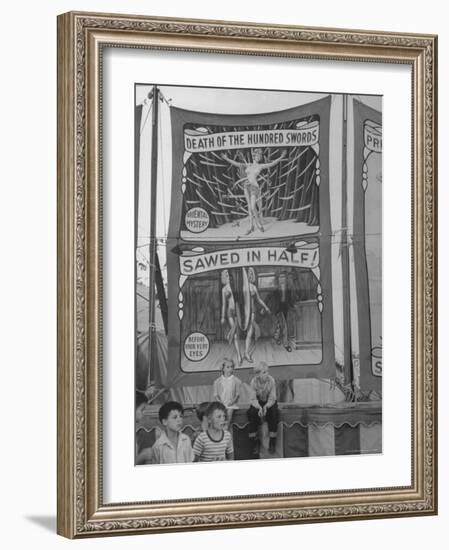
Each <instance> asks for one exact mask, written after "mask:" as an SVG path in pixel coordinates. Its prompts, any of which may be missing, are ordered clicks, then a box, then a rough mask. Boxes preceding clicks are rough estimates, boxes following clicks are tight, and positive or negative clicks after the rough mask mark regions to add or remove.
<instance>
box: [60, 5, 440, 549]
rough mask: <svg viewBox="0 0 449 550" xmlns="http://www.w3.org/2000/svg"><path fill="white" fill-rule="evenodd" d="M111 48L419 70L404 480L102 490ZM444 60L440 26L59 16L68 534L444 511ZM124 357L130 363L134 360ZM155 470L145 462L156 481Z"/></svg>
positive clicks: (63, 482)
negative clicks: (189, 493)
mask: <svg viewBox="0 0 449 550" xmlns="http://www.w3.org/2000/svg"><path fill="white" fill-rule="evenodd" d="M106 50H120V51H122V50H123V51H125V50H126V51H127V52H131V53H132V52H139V53H142V52H152V51H158V52H160V51H162V52H164V51H165V52H193V53H201V55H204V56H205V57H206V58H207V56H213V55H217V54H218V55H220V56H230V55H237V56H241V59H242V60H245V61H247V62H250V61H251V60H253V59H258V58H267V59H271V60H275V59H279V61H281V60H298V62H299V61H300V60H309V61H311V62H312V61H324V62H328V63H330V64H333V63H335V64H338V63H339V62H347V63H349V64H354V65H357V64H359V65H360V66H361V65H362V64H379V65H381V66H382V65H388V66H391V67H394V66H398V65H400V66H403V67H405V68H408V69H409V70H410V75H411V76H410V90H411V92H410V96H411V113H410V119H409V122H410V126H411V138H412V139H411V146H410V151H409V153H410V158H411V166H408V167H407V168H408V169H409V170H410V173H411V181H410V182H409V188H410V190H411V202H410V205H409V209H408V210H407V211H408V214H409V215H410V219H411V226H410V225H409V226H407V228H406V231H407V233H408V234H409V237H410V243H411V247H410V248H411V250H410V258H411V265H410V268H409V269H408V271H407V273H408V275H409V276H410V279H411V296H410V309H409V310H407V311H402V315H403V316H404V319H407V322H408V323H409V324H410V327H411V330H410V331H409V334H408V337H409V341H410V346H411V349H408V350H407V353H405V354H404V356H405V358H406V359H404V362H405V363H406V369H407V371H408V372H409V375H410V376H409V378H410V380H411V383H410V385H407V388H406V393H407V395H409V396H410V401H411V403H409V405H410V411H411V415H410V424H409V426H407V427H406V428H407V429H409V431H410V435H411V437H410V449H409V451H410V452H409V455H408V456H409V457H410V461H409V463H408V464H407V467H409V468H410V472H411V475H410V483H409V484H399V485H393V484H389V485H388V486H383V485H378V486H371V487H367V486H356V487H351V488H335V487H328V488H325V489H323V490H313V489H312V490H305V491H297V490H295V491H292V492H285V491H282V490H277V491H274V492H273V490H264V488H263V487H262V488H261V491H260V493H258V494H254V493H253V494H243V495H236V494H226V495H223V494H222V493H219V492H217V493H216V494H215V495H212V496H207V497H198V496H194V497H192V498H186V497H185V496H180V497H179V498H172V497H167V498H154V497H153V496H152V494H151V490H149V491H148V497H147V498H146V499H144V501H142V499H138V500H136V499H135V498H134V497H133V496H131V497H130V498H129V499H128V500H126V501H124V500H123V499H122V500H119V501H116V500H114V499H112V501H111V500H108V499H105V489H106V485H107V483H108V479H110V476H111V475H113V474H114V472H112V470H111V469H110V467H109V466H108V467H105V453H106V452H107V449H106V447H105V446H104V437H105V431H104V423H105V415H106V409H105V408H104V400H105V396H106V394H107V392H108V391H109V390H108V388H107V387H106V386H105V385H104V379H105V370H106V369H107V356H106V354H105V353H104V345H105V341H104V320H105V318H104V311H105V300H107V294H106V293H105V292H104V281H105V279H106V278H107V273H105V270H104V263H103V255H104V254H103V253H104V249H103V246H104V242H105V239H106V238H107V235H105V232H106V231H107V230H108V229H107V228H108V227H110V225H106V224H105V223H104V213H105V209H106V208H107V201H105V200H104V199H105V195H106V194H107V190H106V189H105V185H106V183H105V177H104V174H105V155H104V150H103V144H104V141H105V137H107V136H105V134H104V131H105V127H104V113H105V110H104V101H103V100H104V97H103V93H104V90H105V86H107V85H108V84H107V82H105V81H104V74H105V72H104V70H105V67H104V53H105V51H106ZM436 63H437V37H436V36H433V35H420V34H401V33H387V32H374V31H352V30H338V29H321V28H303V27H295V26H275V25H262V24H254V23H237V22H222V21H194V20H186V19H179V20H177V19H169V18H154V17H143V16H130V15H112V14H96V13H77V12H70V13H66V14H63V15H61V16H59V17H58V533H59V534H61V535H63V536H66V537H69V538H83V537H89V536H104V535H113V534H115V535H120V534H137V533H155V532H168V531H185V530H193V529H217V528H232V527H250V526H265V525H280V524H289V523H305V522H317V521H337V520H349V519H371V518H377V519H379V518H385V517H401V516H420V515H432V514H436V513H437V433H436V427H437V391H436V390H437V378H436V374H437V371H436V369H437V229H436V227H437V226H436V216H437V204H436V201H437V191H436V184H437V173H436V170H437V161H436V159H437V64H436ZM132 108H134V105H133V106H132ZM390 146H391V142H390ZM133 177H134V175H133V174H131V175H130V178H131V181H132V179H133ZM131 192H134V190H133V189H132V190H131ZM408 357H410V361H408V359H407V358H408ZM129 360H130V363H131V364H132V362H133V361H134V358H133V357H130V358H129ZM387 368H388V367H387ZM131 372H132V371H131ZM131 376H132V375H131ZM351 396H352V397H351V398H353V399H355V400H357V395H355V396H354V394H351ZM106 458H107V457H106ZM292 460H297V459H292ZM132 467H134V464H130V468H132ZM179 467H182V466H179ZM196 467H198V468H201V467H204V468H205V467H206V466H200V465H199V466H196ZM154 471H155V470H154V469H153V470H151V469H148V470H146V472H147V476H148V479H150V477H151V475H152V472H154ZM371 485H372V484H371Z"/></svg>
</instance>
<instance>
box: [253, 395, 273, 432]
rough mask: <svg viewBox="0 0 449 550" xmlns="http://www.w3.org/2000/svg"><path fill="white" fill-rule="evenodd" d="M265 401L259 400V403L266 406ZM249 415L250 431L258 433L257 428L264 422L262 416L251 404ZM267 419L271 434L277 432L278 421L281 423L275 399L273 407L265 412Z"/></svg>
mask: <svg viewBox="0 0 449 550" xmlns="http://www.w3.org/2000/svg"><path fill="white" fill-rule="evenodd" d="M265 403H266V402H264V401H259V405H260V406H261V407H263V406H265ZM246 414H247V416H248V420H249V433H250V434H255V433H257V428H258V427H259V426H260V424H261V423H262V420H263V419H262V418H261V417H260V416H259V411H258V409H256V407H254V406H253V405H251V407H250V408H249V409H248V411H247V413H246ZM265 420H266V421H267V424H268V430H269V431H270V434H275V433H276V432H277V429H278V423H279V408H278V404H277V402H276V401H275V402H274V404H273V405H272V406H271V407H268V408H267V412H266V414H265Z"/></svg>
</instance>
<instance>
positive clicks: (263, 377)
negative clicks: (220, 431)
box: [247, 362, 279, 458]
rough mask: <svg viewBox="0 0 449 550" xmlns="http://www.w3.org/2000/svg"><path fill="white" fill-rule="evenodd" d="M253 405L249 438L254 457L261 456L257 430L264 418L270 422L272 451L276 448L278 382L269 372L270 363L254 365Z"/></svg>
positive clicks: (248, 413)
mask: <svg viewBox="0 0 449 550" xmlns="http://www.w3.org/2000/svg"><path fill="white" fill-rule="evenodd" d="M250 388H251V398H250V403H251V406H250V408H249V409H248V411H247V416H248V420H249V438H250V440H252V442H253V458H259V441H258V438H257V430H258V428H259V426H260V424H261V423H262V421H263V420H266V421H267V423H268V429H269V431H270V445H269V450H270V453H274V451H275V449H276V435H277V425H278V422H279V409H278V406H277V401H276V384H275V381H274V378H273V377H272V376H270V374H269V372H268V365H267V364H266V363H264V362H261V363H260V364H259V365H256V366H255V367H254V378H252V380H251V382H250Z"/></svg>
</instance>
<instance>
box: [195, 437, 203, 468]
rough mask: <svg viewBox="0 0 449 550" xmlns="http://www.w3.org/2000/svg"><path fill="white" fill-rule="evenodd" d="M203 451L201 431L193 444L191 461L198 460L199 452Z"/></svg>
mask: <svg viewBox="0 0 449 550" xmlns="http://www.w3.org/2000/svg"><path fill="white" fill-rule="evenodd" d="M202 452H203V438H202V433H200V434H199V435H198V437H197V438H196V439H195V443H194V444H193V462H199V460H200V457H201V454H202Z"/></svg>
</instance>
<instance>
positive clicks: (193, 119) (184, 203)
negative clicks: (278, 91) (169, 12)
mask: <svg viewBox="0 0 449 550" xmlns="http://www.w3.org/2000/svg"><path fill="white" fill-rule="evenodd" d="M170 110H171V120H172V166H173V168H172V191H171V211H170V222H169V230H168V238H167V243H166V255H167V267H168V325H169V331H168V371H169V372H168V378H169V380H170V382H171V384H172V385H173V386H186V385H187V386H189V385H198V384H209V383H210V382H211V381H212V380H213V379H214V378H216V376H217V372H219V371H220V369H221V365H222V363H223V359H224V358H225V357H226V358H230V359H232V360H233V361H234V363H235V365H236V368H237V370H238V372H239V376H240V377H241V378H242V379H245V378H247V377H249V375H250V373H251V370H252V367H253V366H254V365H255V364H257V363H260V362H261V361H265V362H266V363H267V364H268V365H269V367H270V368H272V369H273V374H274V375H275V376H276V377H277V378H301V377H323V378H324V377H327V378H334V377H335V350H334V333H333V330H334V329H333V311H332V276H331V225H330V198H329V110H330V97H327V98H324V99H322V100H319V101H316V102H313V103H309V104H306V105H302V106H300V107H295V108H292V109H288V110H284V111H280V112H275V113H265V114H257V115H243V116H241V115H216V114H204V113H197V112H191V111H186V110H182V109H178V108H174V107H172V108H171V109H170Z"/></svg>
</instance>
